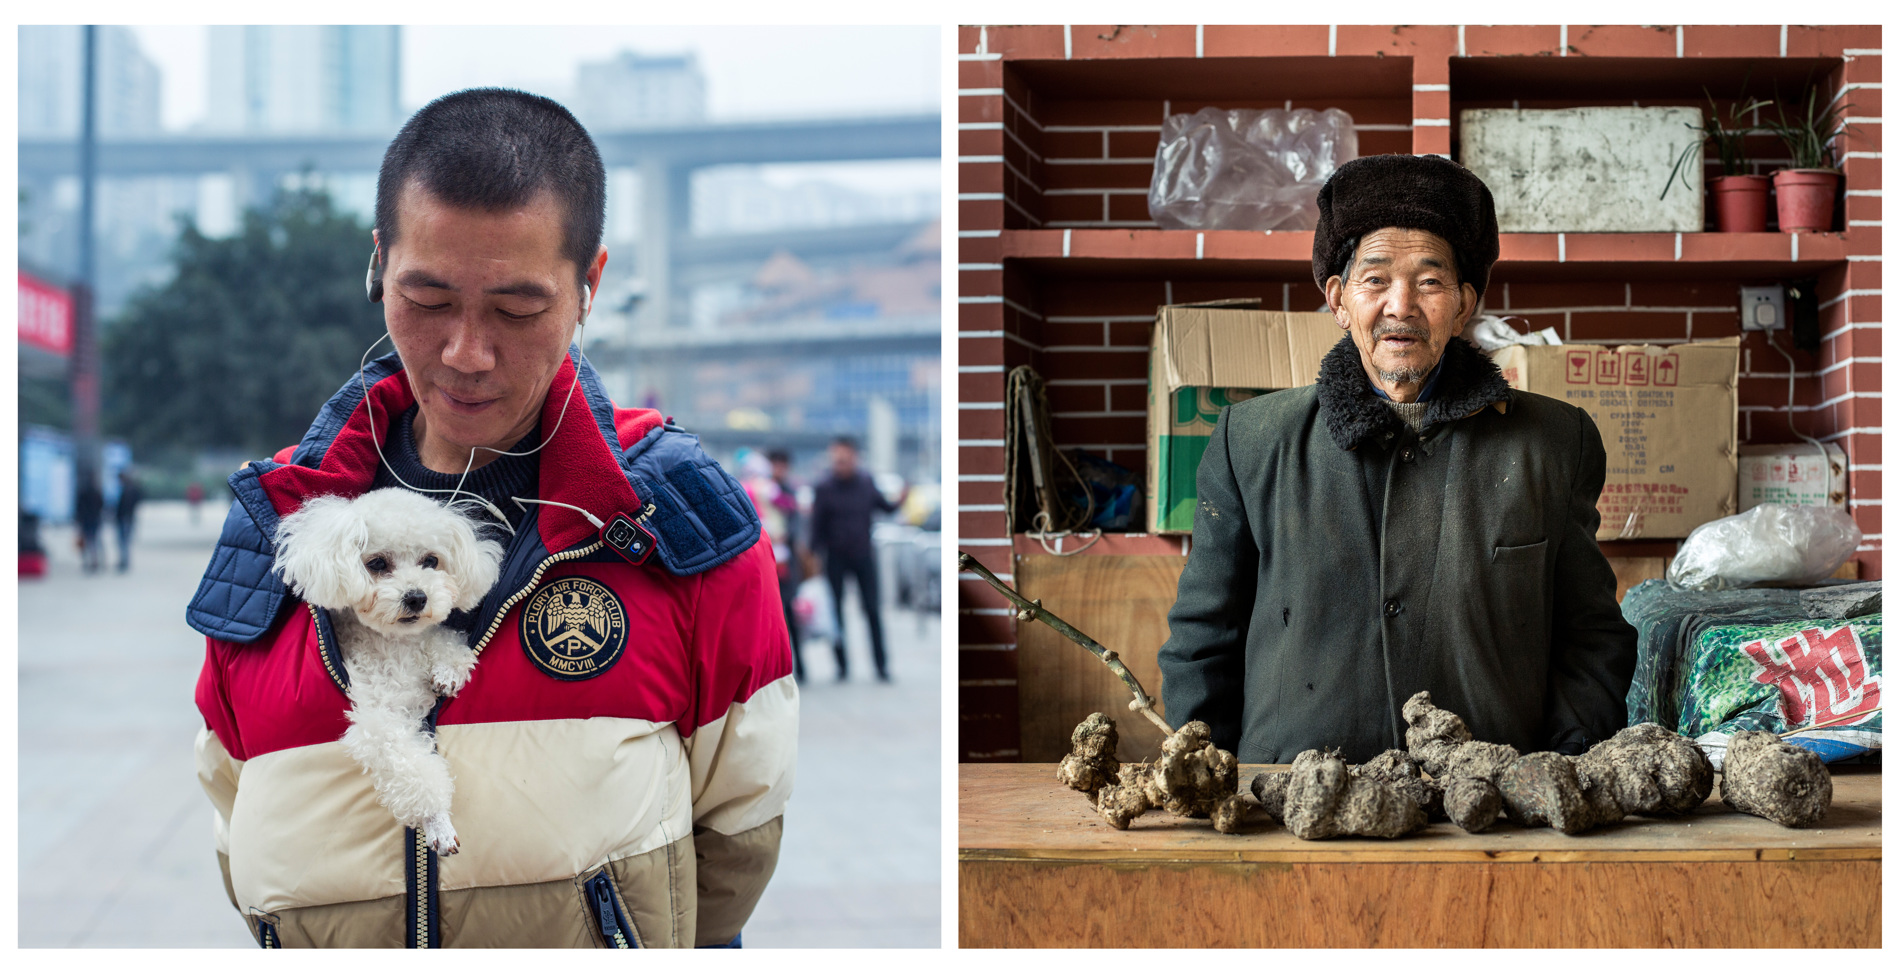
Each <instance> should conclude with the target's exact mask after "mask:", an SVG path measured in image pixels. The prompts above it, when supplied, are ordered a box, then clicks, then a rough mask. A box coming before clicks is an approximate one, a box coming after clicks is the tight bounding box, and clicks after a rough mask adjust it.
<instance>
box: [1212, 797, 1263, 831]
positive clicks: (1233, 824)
mask: <svg viewBox="0 0 1900 972" xmlns="http://www.w3.org/2000/svg"><path fill="white" fill-rule="evenodd" d="M1253 808H1254V802H1253V801H1252V800H1249V799H1247V797H1246V795H1244V794H1240V793H1233V794H1229V795H1228V796H1226V797H1224V798H1222V800H1221V802H1219V803H1217V804H1215V805H1214V813H1213V819H1214V829H1215V830H1218V831H1220V832H1221V833H1223V834H1234V833H1239V832H1240V825H1241V824H1243V823H1245V822H1246V820H1247V814H1248V812H1249V811H1251V810H1252V809H1253Z"/></svg>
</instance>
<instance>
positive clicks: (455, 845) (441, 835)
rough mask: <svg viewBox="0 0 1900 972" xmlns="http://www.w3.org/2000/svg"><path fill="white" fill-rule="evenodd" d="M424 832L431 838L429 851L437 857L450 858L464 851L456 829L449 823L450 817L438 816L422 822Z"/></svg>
mask: <svg viewBox="0 0 1900 972" xmlns="http://www.w3.org/2000/svg"><path fill="white" fill-rule="evenodd" d="M422 832H423V834H424V835H426V836H427V837H428V838H429V849H430V850H432V851H435V852H436V854H437V855H439V856H442V857H448V856H449V855H451V854H454V853H455V852H456V851H458V850H461V849H462V844H461V841H459V840H457V839H456V836H455V827H454V826H452V825H451V824H450V823H449V815H448V814H446V813H442V814H436V815H434V816H431V817H429V818H428V819H427V820H424V821H423V822H422Z"/></svg>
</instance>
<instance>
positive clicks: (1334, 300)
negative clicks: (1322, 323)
mask: <svg viewBox="0 0 1900 972" xmlns="http://www.w3.org/2000/svg"><path fill="white" fill-rule="evenodd" d="M1345 299H1346V283H1345V281H1343V280H1341V279H1340V277H1339V274H1333V275H1332V276H1330V277H1327V278H1326V308H1327V309H1328V310H1330V311H1332V312H1333V323H1335V324H1338V325H1339V329H1340V330H1342V331H1349V330H1352V322H1351V321H1348V320H1345V319H1344V318H1345V316H1346V311H1345V308H1344V307H1343V306H1342V305H1343V304H1344V302H1345Z"/></svg>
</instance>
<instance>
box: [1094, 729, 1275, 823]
mask: <svg viewBox="0 0 1900 972" xmlns="http://www.w3.org/2000/svg"><path fill="white" fill-rule="evenodd" d="M1097 714H1098V715H1099V713H1097ZM1089 718H1090V720H1093V719H1094V718H1095V717H1094V716H1090V717H1089ZM1103 720H1104V721H1107V717H1106V716H1103ZM1111 725H1112V723H1111ZM1089 728H1090V723H1089V722H1088V721H1085V722H1083V723H1082V724H1081V725H1079V726H1077V727H1076V734H1075V736H1074V737H1073V738H1074V739H1076V740H1078V743H1077V746H1078V752H1079V751H1080V742H1079V741H1080V740H1081V739H1082V736H1083V731H1084V730H1085V729H1089ZM1091 731H1092V732H1095V733H1096V735H1094V736H1092V737H1091V738H1092V739H1099V738H1100V735H1099V730H1091ZM1212 737H1213V732H1212V730H1210V729H1208V727H1207V723H1205V722H1199V721H1196V722H1190V723H1188V724H1187V725H1185V726H1182V727H1181V728H1180V729H1178V730H1176V731H1175V732H1173V733H1171V734H1169V736H1168V737H1167V738H1166V739H1163V740H1162V741H1161V758H1159V759H1157V760H1154V761H1153V762H1141V763H1136V764H1134V765H1132V766H1122V767H1120V773H1119V775H1120V782H1119V783H1116V784H1110V785H1106V786H1104V787H1102V788H1101V789H1100V790H1099V791H1098V792H1097V794H1096V797H1095V809H1096V811H1097V812H1098V813H1100V814H1101V815H1102V819H1104V820H1106V821H1108V822H1109V825H1110V826H1113V827H1114V828H1115V829H1117V830H1126V829H1128V823H1129V821H1131V820H1133V819H1135V818H1136V817H1139V816H1141V815H1142V814H1143V813H1146V812H1148V811H1149V810H1166V811H1167V812H1169V813H1171V814H1174V815H1175V816H1177V817H1211V816H1214V813H1215V811H1216V810H1218V809H1220V807H1221V805H1222V803H1223V802H1224V801H1226V800H1227V798H1228V797H1231V796H1234V795H1235V794H1236V791H1238V790H1239V788H1240V764H1239V762H1237V761H1236V760H1235V759H1234V754H1233V753H1230V752H1228V751H1227V750H1225V749H1221V748H1220V747H1218V746H1215V745H1214V743H1213V741H1212ZM1071 755H1072V756H1073V755H1074V754H1071ZM1064 765H1065V766H1066V765H1068V761H1067V760H1064ZM1058 777H1060V771H1058ZM1064 782H1067V781H1066V780H1064ZM1070 785H1071V786H1073V785H1074V784H1070ZM1233 812H1234V808H1229V813H1230V814H1232V813H1233ZM1231 822H1233V823H1237V822H1238V817H1235V818H1233V820H1232V821H1231Z"/></svg>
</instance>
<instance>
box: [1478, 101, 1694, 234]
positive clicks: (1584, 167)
mask: <svg viewBox="0 0 1900 972" xmlns="http://www.w3.org/2000/svg"><path fill="white" fill-rule="evenodd" d="M1459 122H1460V126H1461V136H1460V142H1461V145H1460V151H1459V154H1460V155H1461V156H1462V158H1461V159H1460V161H1462V162H1463V164H1464V166H1465V168H1467V169H1470V170H1471V171H1472V172H1475V173H1477V175H1478V178H1480V179H1483V180H1484V184H1485V185H1486V186H1489V187H1490V189H1491V196H1492V199H1493V200H1494V201H1495V202H1496V204H1497V210H1498V230H1499V231H1500V232H1505V233H1659V232H1662V233H1666V232H1679V233H1697V232H1701V230H1702V149H1701V148H1700V146H1699V143H1700V139H1701V134H1700V132H1701V128H1702V111H1701V109H1698V108H1561V109H1555V110H1530V109H1524V110H1519V109H1514V108H1474V109H1470V110H1467V111H1463V112H1460V113H1459ZM1691 143H1696V144H1697V145H1698V147H1697V148H1696V149H1695V151H1693V152H1691V153H1690V155H1689V158H1688V160H1687V161H1686V162H1684V163H1683V167H1684V168H1685V169H1687V170H1688V179H1689V184H1688V186H1687V187H1684V186H1683V185H1682V184H1681V183H1680V182H1678V184H1677V185H1676V186H1675V187H1674V188H1672V189H1670V190H1669V195H1668V197H1667V198H1662V199H1659V198H1657V197H1658V196H1661V195H1662V191H1663V186H1664V184H1665V183H1666V182H1667V181H1668V179H1669V170H1670V169H1671V168H1672V167H1673V166H1674V165H1675V162H1676V157H1677V156H1678V155H1680V154H1681V153H1682V150H1683V148H1684V146H1687V145H1690V144H1691ZM1680 178H1681V176H1680V175H1678V179H1680Z"/></svg>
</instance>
